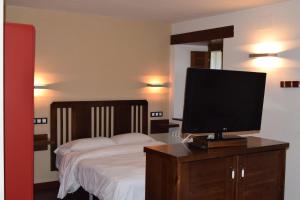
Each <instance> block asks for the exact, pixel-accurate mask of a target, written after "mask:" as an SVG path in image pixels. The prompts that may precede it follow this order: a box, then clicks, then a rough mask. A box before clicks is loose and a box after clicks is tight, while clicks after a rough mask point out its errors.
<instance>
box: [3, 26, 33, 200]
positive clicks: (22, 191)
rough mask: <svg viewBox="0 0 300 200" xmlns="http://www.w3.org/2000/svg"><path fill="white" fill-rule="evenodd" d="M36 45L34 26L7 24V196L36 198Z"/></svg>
mask: <svg viewBox="0 0 300 200" xmlns="http://www.w3.org/2000/svg"><path fill="white" fill-rule="evenodd" d="M34 49H35V30H34V27H33V26H31V25H21V24H13V23H7V24H5V28H4V58H5V60H4V167H5V169H4V170H5V200H18V199H22V200H32V199H33V110H34V107H33V82H34V54H35V52H34Z"/></svg>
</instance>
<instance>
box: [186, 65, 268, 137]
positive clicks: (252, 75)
mask: <svg viewBox="0 0 300 200" xmlns="http://www.w3.org/2000/svg"><path fill="white" fill-rule="evenodd" d="M265 82H266V74H265V73H256V72H241V71H227V70H210V69H195V68H188V70H187V77H186V86H185V101H184V110H183V124H182V132H183V133H222V132H234V131H250V130H260V127H261V119H262V109H263V101H264V92H265Z"/></svg>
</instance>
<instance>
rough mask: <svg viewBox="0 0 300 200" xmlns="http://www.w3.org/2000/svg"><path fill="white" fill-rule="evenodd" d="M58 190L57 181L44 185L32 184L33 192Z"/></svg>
mask: <svg viewBox="0 0 300 200" xmlns="http://www.w3.org/2000/svg"><path fill="white" fill-rule="evenodd" d="M58 188H59V182H58V181H52V182H45V183H35V184H34V190H35V191H39V190H48V189H58Z"/></svg>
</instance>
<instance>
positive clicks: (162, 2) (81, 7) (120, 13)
mask: <svg viewBox="0 0 300 200" xmlns="http://www.w3.org/2000/svg"><path fill="white" fill-rule="evenodd" d="M280 1H284V0H6V2H7V4H8V5H16V6H27V7H33V8H42V9H53V10H64V11H75V12H82V13H90V14H98V15H103V16H115V17H125V18H131V19H141V20H154V21H162V22H178V21H184V20H189V19H193V18H198V17H205V16H211V15H217V14H221V13H226V12H232V11H237V10H242V9H247V8H253V7H258V6H263V5H268V4H272V3H277V2H280Z"/></svg>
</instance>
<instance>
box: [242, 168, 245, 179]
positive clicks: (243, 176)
mask: <svg viewBox="0 0 300 200" xmlns="http://www.w3.org/2000/svg"><path fill="white" fill-rule="evenodd" d="M241 178H245V169H242V171H241Z"/></svg>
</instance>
